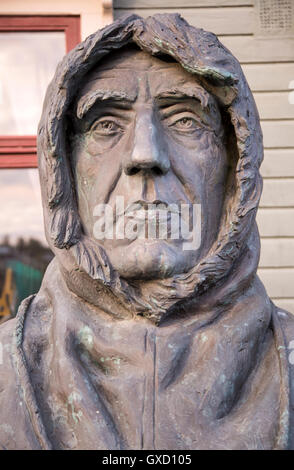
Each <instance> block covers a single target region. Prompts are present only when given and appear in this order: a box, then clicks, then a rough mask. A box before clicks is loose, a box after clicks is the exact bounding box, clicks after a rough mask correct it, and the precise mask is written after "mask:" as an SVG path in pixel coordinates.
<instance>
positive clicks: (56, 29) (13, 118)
mask: <svg viewBox="0 0 294 470" xmlns="http://www.w3.org/2000/svg"><path fill="white" fill-rule="evenodd" d="M79 42H80V21H79V17H78V16H0V64H1V67H0V168H15V167H36V166H37V156H36V129H37V125H38V121H39V119H40V115H41V108H42V103H43V99H44V95H45V91H46V88H47V85H48V83H49V82H50V80H51V79H52V77H53V74H54V71H55V68H56V65H57V63H58V62H59V61H60V60H61V58H62V57H63V56H64V54H65V53H66V52H68V51H69V50H70V49H72V48H73V47H74V46H75V45H76V44H78V43H79Z"/></svg>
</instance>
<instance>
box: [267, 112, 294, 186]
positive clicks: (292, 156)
mask: <svg viewBox="0 0 294 470" xmlns="http://www.w3.org/2000/svg"><path fill="white" fill-rule="evenodd" d="M293 108H294V106H293ZM261 174H262V176H263V177H280V176H286V177H289V176H293V177H294V148H293V149H265V151H264V160H263V162H262V164H261Z"/></svg>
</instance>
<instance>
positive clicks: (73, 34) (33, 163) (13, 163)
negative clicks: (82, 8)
mask: <svg viewBox="0 0 294 470" xmlns="http://www.w3.org/2000/svg"><path fill="white" fill-rule="evenodd" d="M4 31H6V32H7V31H10V32H15V31H64V33H65V41H66V52H69V51H70V50H71V49H73V48H74V47H75V46H76V45H77V44H78V43H79V42H80V41H81V31H80V16H78V15H66V16H57V15H50V16H48V15H46V16H45V15H42V16H40V15H38V16H37V15H33V16H32V15H19V16H15V15H13V16H12V15H1V16H0V32H4ZM37 166H38V163H37V137H36V136H35V135H9V136H5V135H0V168H35V167H37Z"/></svg>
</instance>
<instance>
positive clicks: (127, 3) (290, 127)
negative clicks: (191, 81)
mask: <svg viewBox="0 0 294 470" xmlns="http://www.w3.org/2000/svg"><path fill="white" fill-rule="evenodd" d="M113 3H114V17H115V18H117V17H119V16H121V15H123V14H125V13H137V14H139V15H141V16H144V17H145V16H149V15H152V14H154V13H164V12H179V13H180V14H181V15H182V16H183V17H184V18H185V19H186V20H187V21H188V22H189V23H191V24H193V25H195V26H197V27H201V28H204V29H206V30H209V31H213V32H214V33H215V34H217V35H218V36H219V38H220V40H221V41H222V42H223V44H224V45H225V46H226V47H228V49H230V50H231V52H232V53H233V54H234V55H235V56H236V57H237V58H238V59H239V61H240V62H241V65H242V68H243V71H244V73H245V75H246V77H247V80H248V83H249V85H250V87H251V89H252V91H253V94H254V97H255V100H256V104H257V107H258V110H259V114H260V118H261V125H262V130H263V135H264V147H265V152H264V154H265V158H264V162H263V164H262V167H261V173H262V175H263V177H264V190H263V195H262V198H261V203H260V209H259V211H258V215H257V222H258V226H259V231H260V235H261V257H260V265H259V270H258V273H259V275H260V277H261V279H262V281H263V282H264V284H265V286H266V289H267V291H268V293H269V295H270V296H271V297H272V299H273V300H274V302H275V303H276V304H277V305H278V306H279V307H280V308H285V309H287V310H289V311H291V312H292V313H294V104H290V101H289V92H290V89H289V84H290V82H291V81H294V36H288V37H281V36H272V37H266V38H265V37H263V38H262V37H257V36H256V35H255V34H254V31H255V23H254V21H255V19H254V18H255V11H254V8H255V7H254V0H243V1H242V0H114V2H113ZM293 88H294V87H293V84H292V89H293Z"/></svg>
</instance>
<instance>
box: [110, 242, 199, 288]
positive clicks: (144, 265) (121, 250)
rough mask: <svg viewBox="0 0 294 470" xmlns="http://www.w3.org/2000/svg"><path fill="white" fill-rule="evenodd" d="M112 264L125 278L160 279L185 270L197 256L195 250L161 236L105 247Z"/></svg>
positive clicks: (189, 267) (195, 260)
mask: <svg viewBox="0 0 294 470" xmlns="http://www.w3.org/2000/svg"><path fill="white" fill-rule="evenodd" d="M107 254H108V257H109V259H110V262H111V264H112V266H113V267H114V268H115V269H116V271H118V273H119V274H120V276H121V277H124V278H125V279H136V280H140V279H142V280H143V279H145V280H150V279H163V278H168V277H171V276H173V275H175V274H180V273H183V272H186V271H188V270H189V269H191V268H192V267H193V266H195V264H196V262H197V259H199V253H198V251H191V250H189V251H188V250H187V251H185V250H183V246H182V244H179V243H178V244H176V245H175V244H170V243H167V242H166V241H164V240H135V241H133V242H132V243H130V244H129V245H128V246H121V247H115V248H113V249H111V250H107Z"/></svg>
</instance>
